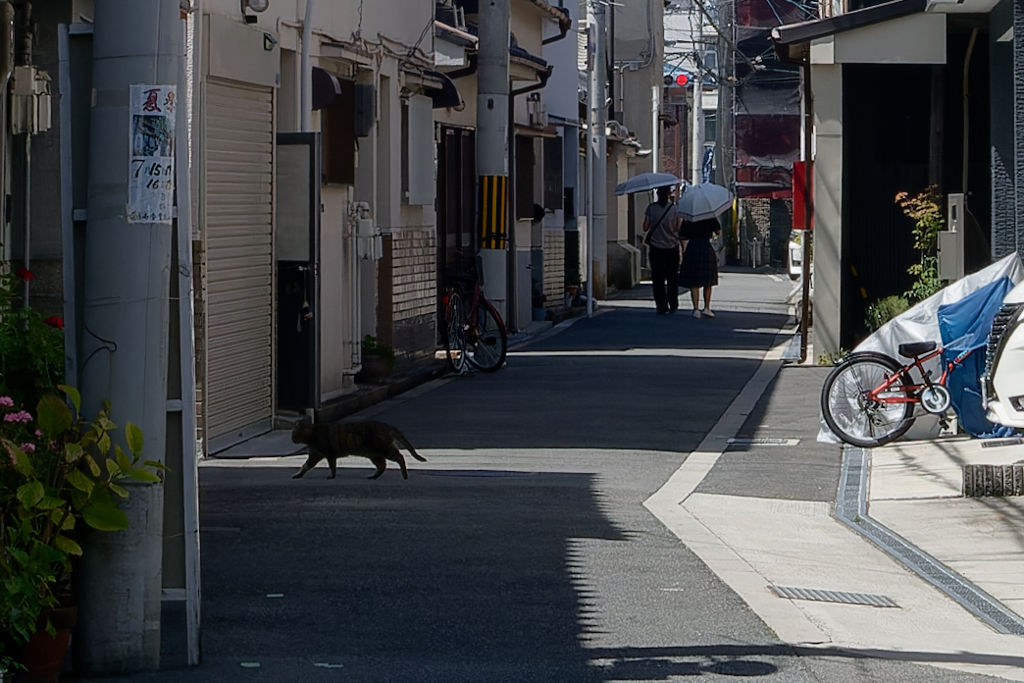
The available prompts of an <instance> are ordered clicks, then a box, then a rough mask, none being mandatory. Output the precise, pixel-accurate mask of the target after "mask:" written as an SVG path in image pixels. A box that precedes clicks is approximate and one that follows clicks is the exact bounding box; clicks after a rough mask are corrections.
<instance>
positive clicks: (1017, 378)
mask: <svg viewBox="0 0 1024 683" xmlns="http://www.w3.org/2000/svg"><path fill="white" fill-rule="evenodd" d="M1022 323H1024V282H1022V283H1020V284H1019V285H1017V286H1016V287H1014V288H1013V289H1012V290H1010V293H1009V294H1007V295H1006V298H1005V299H1003V307H1002V308H1000V309H999V313H997V314H996V317H995V319H994V320H993V321H992V332H991V333H990V334H989V337H988V351H987V352H986V356H985V374H984V375H982V377H981V392H982V402H983V404H984V406H985V409H986V411H987V413H988V415H987V417H988V419H989V420H991V421H992V422H996V423H998V424H1002V425H1006V426H1008V427H1016V428H1018V429H1021V428H1024V324H1022Z"/></svg>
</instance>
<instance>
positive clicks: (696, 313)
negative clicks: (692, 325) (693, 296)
mask: <svg viewBox="0 0 1024 683" xmlns="http://www.w3.org/2000/svg"><path fill="white" fill-rule="evenodd" d="M693 317H694V318H699V317H700V311H699V310H698V309H696V308H695V309H693Z"/></svg>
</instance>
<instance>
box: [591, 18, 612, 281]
mask: <svg viewBox="0 0 1024 683" xmlns="http://www.w3.org/2000/svg"><path fill="white" fill-rule="evenodd" d="M592 9H593V19H594V24H593V26H592V28H593V31H594V33H593V36H594V41H595V50H594V68H593V69H591V71H590V147H591V153H592V155H593V157H594V160H593V168H592V173H593V180H594V182H593V184H592V185H591V187H590V192H591V197H592V199H593V204H594V206H593V209H592V210H593V220H594V222H593V224H592V225H590V226H588V227H589V228H590V231H591V233H592V239H593V251H592V252H591V253H590V254H589V257H590V260H591V262H592V263H593V264H594V269H593V273H592V279H593V280H594V284H595V285H596V287H595V288H594V294H595V295H596V296H601V297H603V296H604V295H605V288H606V287H607V284H608V282H607V277H608V232H607V229H608V227H607V226H608V223H607V221H608V187H607V185H608V183H607V180H608V166H607V157H608V140H607V133H606V131H605V127H606V126H607V121H608V119H607V116H608V108H607V104H606V99H607V92H608V86H607V82H606V81H607V76H608V61H607V54H608V52H607V48H608V44H607V40H608V37H607V35H606V33H605V12H606V11H607V10H606V8H605V5H604V3H603V2H601V1H600V0H597V1H596V2H594V4H593V7H592Z"/></svg>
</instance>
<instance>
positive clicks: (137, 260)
mask: <svg viewBox="0 0 1024 683" xmlns="http://www.w3.org/2000/svg"><path fill="white" fill-rule="evenodd" d="M179 13H180V2H179V0H147V1H146V2H139V1H138V0H96V3H95V14H94V23H93V36H94V40H93V71H92V85H93V108H92V117H91V122H90V131H89V132H90V135H89V147H90V150H91V153H90V156H89V183H88V219H87V220H88V227H87V230H86V245H85V257H84V271H85V274H84V291H85V296H84V302H83V329H84V331H85V332H86V334H84V335H83V338H82V339H83V340H82V346H83V357H84V358H86V360H85V362H84V364H83V366H82V367H81V368H80V377H81V389H82V391H81V393H82V399H83V411H84V413H85V415H86V417H90V418H91V417H95V415H96V413H97V411H98V410H100V409H101V408H102V406H103V402H104V401H107V400H109V401H110V406H111V419H112V420H113V421H114V422H115V423H116V424H117V425H118V427H119V429H118V430H117V432H116V433H115V434H114V436H115V440H117V441H121V442H123V441H124V438H123V433H124V432H123V428H124V425H125V424H126V423H127V422H128V421H131V422H134V423H135V424H137V425H138V426H139V427H141V428H142V430H143V434H144V436H145V455H144V457H146V458H147V459H150V460H158V461H162V460H163V459H164V451H165V448H166V423H167V411H168V403H167V373H168V356H169V349H168V324H169V315H170V314H169V310H170V306H169V288H170V270H171V252H172V245H171V230H172V226H171V214H170V211H171V206H170V201H171V200H170V199H167V200H166V201H165V200H164V199H162V197H163V195H162V194H160V193H169V195H170V196H171V197H173V190H174V172H173V171H174V167H173V155H174V151H173V150H174V146H175V140H174V135H173V130H174V127H173V125H169V124H171V123H172V122H173V119H168V120H167V121H165V122H163V123H161V122H160V121H155V120H152V119H156V118H158V113H159V115H162V116H168V115H169V114H171V113H173V112H174V111H175V109H176V108H177V103H178V102H177V97H176V95H177V93H179V92H181V90H182V89H177V91H176V90H175V89H174V88H176V86H177V85H178V81H179V75H180V73H181V71H180V60H181V59H182V42H183V41H182V34H183V27H182V21H181V19H180V14H179ZM133 86H145V87H147V88H150V90H147V91H145V92H147V93H157V94H151V95H146V97H147V98H148V97H151V98H152V100H147V101H145V102H144V105H145V106H139V107H138V108H139V110H141V111H142V112H143V113H142V114H139V113H138V112H136V113H135V114H134V115H133V113H132V112H133V109H132V108H133V107H135V106H136V105H137V104H138V102H137V101H136V100H138V99H139V97H137V95H140V94H142V93H143V90H141V89H139V88H138V87H134V88H133ZM168 95H174V96H172V97H170V98H169V99H168ZM153 106H155V107H156V109H153V108H152V107H153ZM144 119H150V120H148V121H147V120H144ZM130 140H131V141H132V142H130ZM177 143H179V144H185V141H184V140H178V141H177ZM142 157H145V158H147V159H157V158H160V159H162V162H160V163H157V162H155V161H153V162H149V161H147V162H146V163H145V164H144V165H142V164H140V165H138V167H136V164H135V163H133V162H134V161H136V160H138V159H139V158H142ZM168 158H170V159H172V161H171V162H169V163H168V162H167V161H166V159H168ZM153 164H157V165H155V166H154V165H153ZM136 171H140V174H146V173H148V174H149V175H150V176H151V177H150V178H145V180H152V181H153V182H155V183H156V185H154V186H147V185H144V184H139V183H138V182H136V179H137V178H138V175H137V174H136V173H135V172H136ZM150 187H155V188H156V189H155V190H154V191H153V192H152V193H150V192H148V190H149V189H150ZM147 202H152V203H151V204H150V203H147ZM139 207H144V208H142V210H138V209H139ZM149 207H153V210H150V208H149ZM127 488H129V490H130V497H129V498H128V499H127V500H126V501H124V502H123V504H122V505H121V509H122V511H123V512H124V513H125V514H126V515H127V517H128V520H129V525H130V526H129V528H128V529H127V530H126V531H121V532H97V533H94V534H92V535H91V536H89V537H88V538H87V539H86V550H85V553H84V555H83V557H82V563H81V567H80V570H79V571H78V572H76V573H77V575H78V577H79V579H80V584H79V588H80V601H79V607H78V610H79V622H80V624H81V626H80V628H79V629H78V631H77V635H76V637H75V649H76V656H75V662H76V669H77V670H78V671H79V672H81V673H88V674H100V673H102V674H112V673H130V672H135V671H142V670H153V669H156V668H158V667H159V664H160V600H161V563H162V552H163V518H164V511H163V494H164V491H163V486H162V485H138V486H129V487H127Z"/></svg>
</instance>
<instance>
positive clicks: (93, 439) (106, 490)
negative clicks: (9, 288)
mask: <svg viewBox="0 0 1024 683" xmlns="http://www.w3.org/2000/svg"><path fill="white" fill-rule="evenodd" d="M59 389H60V390H61V391H63V392H64V394H65V396H66V398H67V402H65V400H64V399H62V398H61V397H59V396H57V395H55V394H47V395H45V396H43V398H42V399H40V401H39V403H38V404H37V406H36V410H35V414H34V415H33V414H32V413H30V412H28V411H27V410H25V409H24V408H23V407H22V406H16V405H15V404H14V400H13V399H12V398H11V397H9V396H0V539H2V543H0V584H2V587H3V590H0V633H3V634H6V635H5V636H4V637H3V640H2V641H0V647H2V648H3V650H2V651H0V658H8V659H12V658H15V657H18V658H19V662H20V663H21V664H23V665H24V666H25V668H26V669H27V670H28V674H29V677H30V678H31V679H32V680H35V681H47V680H56V676H57V674H58V673H59V672H60V667H61V664H62V663H63V661H64V653H65V652H66V651H67V646H68V643H69V640H70V633H71V628H72V627H73V626H74V619H75V613H74V607H73V598H72V596H71V595H70V581H69V580H70V572H71V558H72V557H75V556H80V555H81V554H82V547H81V545H79V541H80V539H81V534H82V532H84V531H85V527H91V528H93V529H97V530H100V531H118V530H122V529H126V528H128V518H127V517H126V516H125V514H124V513H123V512H122V511H121V510H120V508H119V507H118V505H117V502H116V501H117V499H119V498H121V499H123V498H127V497H128V490H127V489H126V488H125V487H124V486H122V484H123V483H125V482H127V481H138V482H145V483H157V482H159V481H160V476H159V471H160V470H161V469H163V465H162V464H160V463H157V462H153V461H149V460H145V461H143V460H142V447H143V435H142V430H140V429H139V428H138V427H137V426H135V425H134V424H132V423H131V422H129V423H127V425H126V427H125V431H124V434H125V441H126V443H127V446H128V451H129V452H128V453H125V451H124V450H123V449H122V448H121V446H119V445H116V444H114V443H113V440H112V438H111V434H112V432H113V431H114V429H115V428H116V425H115V424H114V423H113V422H112V421H111V420H110V418H109V406H107V407H105V408H104V409H103V410H101V411H100V412H99V414H98V415H97V417H96V419H95V420H92V421H89V420H86V419H84V418H82V416H81V412H80V411H81V399H80V397H79V395H78V392H77V391H75V390H74V389H73V388H71V387H66V386H61V387H59ZM68 402H70V404H71V407H69V406H68Z"/></svg>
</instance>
